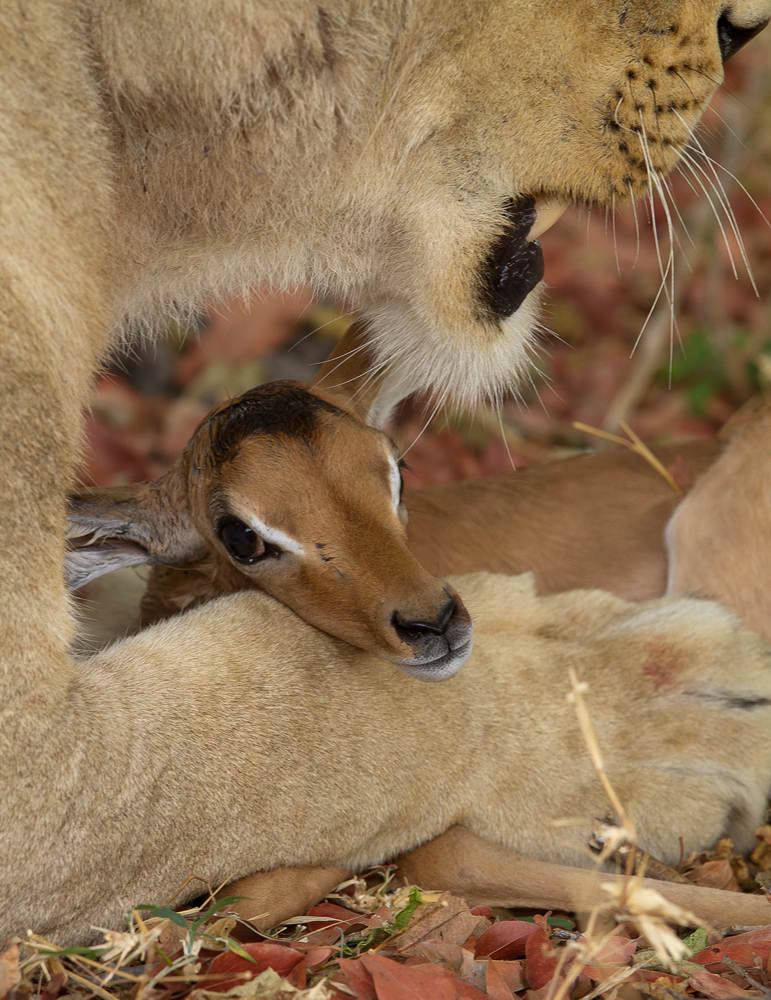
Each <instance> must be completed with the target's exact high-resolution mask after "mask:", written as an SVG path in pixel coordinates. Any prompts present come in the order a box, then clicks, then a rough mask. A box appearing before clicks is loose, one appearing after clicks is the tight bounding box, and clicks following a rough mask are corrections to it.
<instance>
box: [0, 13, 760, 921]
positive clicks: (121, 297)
mask: <svg viewBox="0 0 771 1000" xmlns="http://www.w3.org/2000/svg"><path fill="white" fill-rule="evenodd" d="M769 15H771V0H734V2H733V3H731V4H730V5H728V4H726V3H724V2H722V0H592V2H587V3H583V4H577V3H575V0H549V2H547V0H449V2H448V0H390V2H389V0H381V2H374V0H328V2H324V3H321V2H320V0H318V2H316V0H239V2H236V0H216V2H214V0H167V2H161V0H144V2H143V0H133V2H132V3H126V2H125V0H56V2H52V0H20V2H18V3H7V4H4V5H3V6H2V8H0V95H2V96H1V97H0V105H2V110H0V114H1V115H2V125H0V193H1V194H0V197H1V198H2V216H1V217H2V255H1V256H0V322H1V323H2V336H0V350H1V351H2V364H0V386H1V387H2V391H0V407H2V425H1V426H2V434H1V435H0V442H1V443H0V448H2V465H1V466H0V467H1V468H2V470H3V474H2V482H1V483H0V489H2V502H0V518H1V519H2V538H3V545H2V559H3V566H2V573H0V586H2V588H3V601H2V644H3V657H4V659H3V671H2V678H3V679H2V689H1V690H0V712H1V713H2V715H1V717H0V748H1V754H0V760H1V761H2V763H1V764H0V769H1V771H0V802H2V819H0V824H1V826H0V831H1V832H2V840H1V841H0V887H1V888H0V891H1V892H2V898H0V936H1V935H3V934H5V933H9V932H18V931H23V930H24V929H25V928H26V927H27V926H30V925H34V926H35V927H36V928H37V929H39V930H41V931H43V932H44V933H49V934H50V935H52V936H57V937H59V938H60V939H62V940H63V939H70V940H72V939H75V938H85V937H88V936H89V935H90V933H92V932H91V931H90V929H89V928H90V926H91V925H92V924H94V923H104V922H107V921H113V922H114V921H116V920H118V919H119V915H120V912H121V910H122V909H123V907H124V906H126V905H129V904H130V903H132V902H136V901H137V895H138V894H143V895H146V894H147V893H148V891H149V887H150V886H152V892H153V894H154V895H155V898H157V899H159V900H160V899H162V898H163V897H165V896H166V895H167V894H170V893H171V892H172V891H173V890H174V889H175V888H176V886H177V884H178V883H180V882H181V881H182V880H183V879H184V878H185V877H186V876H187V875H188V874H189V873H190V872H191V871H194V872H196V873H197V874H200V875H203V876H207V877H212V878H216V877H219V876H220V875H222V874H223V873H225V874H230V875H234V876H235V875H240V874H244V873H246V872H247V871H249V870H250V869H251V868H258V867H260V866H264V865H266V864H268V865H269V864H275V863H278V862H292V861H309V862H314V861H319V860H322V861H323V860H327V861H334V858H333V857H330V856H327V855H325V854H324V850H323V849H321V847H319V846H318V844H319V843H320V841H319V842H318V843H317V844H314V842H313V838H314V836H316V835H317V834H318V832H319V831H318V824H317V825H316V826H315V827H313V828H312V829H311V828H310V827H309V826H308V824H307V823H305V822H302V823H294V822H283V820H282V818H283V819H286V820H287V821H288V820H290V819H291V818H292V816H293V815H294V813H293V805H294V806H295V807H296V809H299V808H303V809H305V808H307V803H308V798H307V791H308V790H307V788H306V787H305V785H302V783H301V784H297V783H294V784H293V778H292V775H293V772H292V771H291V770H290V771H289V772H288V773H287V775H286V781H287V783H286V785H285V787H283V788H282V789H281V790H280V791H281V798H282V802H281V811H280V815H279V814H275V813H274V812H273V810H272V805H271V801H270V799H269V798H266V797H265V794H264V790H265V774H264V767H265V765H264V764H262V763H260V758H261V757H262V758H263V759H264V760H268V761H270V759H271V758H272V755H273V754H280V753H281V747H282V745H283V743H282V739H284V738H285V734H284V733H282V732H279V731H277V730H276V731H271V733H272V735H271V734H270V733H269V734H265V733H263V737H265V738H267V739H268V746H267V748H266V747H265V746H263V748H262V750H261V751H260V753H251V752H250V742H249V739H250V734H248V733H247V734H245V733H243V732H241V733H240V734H238V735H237V736H236V734H234V733H233V729H232V706H233V704H234V703H236V704H244V705H246V704H250V703H251V700H252V698H253V686H254V683H255V677H254V675H253V674H252V673H251V672H250V658H251V657H252V655H254V656H255V657H257V655H258V653H261V654H264V652H265V650H264V646H265V643H267V642H270V643H275V642H278V641H279V640H280V641H281V642H284V643H285V644H286V645H285V647H284V648H285V650H286V649H289V650H291V649H292V648H294V647H293V643H294V644H295V646H296V648H297V652H298V655H300V653H303V655H305V654H306V653H307V649H308V648H309V647H308V643H314V642H315V645H313V649H317V650H318V649H322V648H323V649H326V646H325V645H324V643H321V640H320V639H318V638H316V639H315V640H312V639H311V638H310V637H309V636H310V635H311V633H308V632H307V631H306V630H305V629H304V628H301V627H300V625H299V623H298V622H296V621H295V620H294V619H292V617H291V616H290V615H288V614H285V613H283V614H280V615H279V616H278V617H277V618H276V619H275V621H276V625H275V627H273V628H272V629H271V630H270V636H262V637H261V634H260V630H259V629H258V628H255V625H254V619H253V612H254V611H255V609H258V608H262V607H263V605H264V604H265V602H264V601H263V600H261V599H260V598H258V597H255V596H253V595H241V596H238V597H235V598H231V599H228V600H225V601H222V602H219V603H218V604H215V605H213V606H210V607H208V608H206V609H204V610H203V611H202V612H198V613H195V614H194V615H193V616H192V617H188V618H182V619H180V620H177V621H173V622H170V623H168V624H166V625H164V626H163V627H161V628H158V629H155V630H152V632H151V633H148V634H146V635H145V636H143V637H142V638H141V640H138V641H134V642H133V643H130V644H128V645H127V647H126V648H125V650H122V649H121V647H120V646H119V647H116V648H114V649H113V650H112V651H111V652H110V653H109V655H106V654H105V656H102V657H97V658H96V659H95V660H92V661H89V662H88V663H87V664H80V663H78V662H76V661H75V660H73V658H72V657H71V656H70V655H69V654H68V645H69V643H70V640H71V639H72V634H73V624H72V622H73V619H72V616H71V614H70V608H69V603H68V599H67V596H66V593H65V589H64V577H63V563H64V552H63V538H64V528H65V502H64V498H65V494H66V491H67V489H68V487H69V486H70V482H71V476H72V466H73V462H74V459H75V457H76V455H77V452H78V448H79V442H80V412H81V408H82V407H83V406H84V405H85V404H86V402H87V399H88V390H89V385H90V381H91V378H92V375H93V372H94V370H95V368H96V366H97V365H98V364H99V361H100V359H101V358H102V357H103V355H104V353H105V351H106V350H107V349H108V347H109V345H110V343H113V342H114V341H115V339H116V338H117V337H119V336H121V334H122V333H123V332H125V331H128V330H131V329H132V328H133V329H135V328H137V327H142V326H145V327H147V326H149V325H151V324H152V322H153V320H154V318H155V317H157V316H158V315H159V314H161V313H163V312H165V311H168V310H170V309H172V308H175V309H178V310H182V311H185V310H187V309H189V308H191V307H193V306H195V304H196V303H197V302H199V301H200V300H201V298H202V297H203V296H204V295H209V294H212V293H215V292H224V291H227V290H232V289H235V288H239V287H244V286H246V285H248V284H249V283H251V282H253V281H255V280H257V279H260V280H262V281H268V282H272V283H274V284H281V283H290V282H297V281H307V282H310V283H312V284H313V285H314V286H315V287H316V288H318V289H332V290H335V291H337V292H341V293H344V294H346V295H348V296H349V297H350V298H351V299H352V300H354V301H355V302H356V303H357V304H358V305H359V306H360V307H361V308H362V309H363V310H364V312H365V315H366V316H367V317H368V319H369V321H370V324H371V326H370V337H371V343H372V345H373V349H374V351H375V355H376V363H377V364H381V365H387V366H388V367H389V369H390V370H391V375H390V378H389V382H388V385H387V388H386V390H385V391H384V397H385V398H384V405H385V403H387V402H388V401H389V400H390V399H394V398H398V397H399V396H400V395H403V394H404V393H406V392H408V391H409V390H411V389H413V388H415V387H416V386H421V385H426V384H428V383H434V384H435V385H436V386H437V387H438V388H439V389H440V390H441V391H444V392H452V393H455V394H466V395H474V394H476V393H478V392H480V391H482V390H486V391H493V392H494V391H496V390H498V389H500V388H502V387H504V386H506V385H507V384H508V383H509V382H510V381H511V380H512V379H515V378H516V376H517V372H518V371H519V369H520V367H521V364H522V360H523V357H524V351H525V347H526V344H527V339H528V337H529V335H530V333H531V331H532V329H533V325H534V322H535V313H536V308H537V301H538V294H539V292H538V286H539V281H540V277H541V256H540V252H539V248H538V246H537V244H536V243H535V242H533V241H532V240H531V241H528V239H527V237H528V236H531V237H532V235H533V234H534V233H536V232H538V231H539V230H540V229H541V228H542V226H543V225H545V224H546V222H548V218H546V219H544V218H543V217H541V218H540V219H539V218H538V208H539V207H540V206H544V205H547V204H549V205H552V206H553V205H554V203H565V202H569V201H583V202H590V203H600V204H612V203H614V202H618V201H619V200H621V199H623V198H627V197H630V196H634V195H638V194H641V193H643V192H645V191H646V190H647V187H648V183H649V175H651V174H652V176H653V178H654V180H655V177H656V175H657V174H659V173H661V174H663V173H665V172H666V171H667V170H669V169H670V168H671V167H672V166H673V164H674V163H675V162H676V161H677V158H678V155H679V152H680V150H681V149H682V148H683V147H684V145H685V143H687V141H688V138H689V134H690V131H691V129H692V128H693V127H694V125H695V123H696V122H697V121H698V118H699V115H700V114H701V112H702V110H703V108H704V105H705V103H706V102H707V100H708V99H709V97H710V95H711V93H712V91H713V90H714V88H715V87H716V86H717V85H718V83H719V81H720V79H721V60H723V59H725V58H727V57H728V56H729V55H730V54H731V53H732V52H733V51H735V50H736V48H738V47H739V46H740V45H741V44H742V43H743V42H744V41H746V40H747V39H748V38H750V37H751V36H752V35H753V34H755V33H756V32H757V31H758V30H759V29H760V28H761V27H762V26H763V25H764V24H765V22H766V20H767V19H768V17H769ZM319 643H321V646H319ZM319 655H321V654H320V653H319ZM156 672H157V676H155V675H156ZM216 677H221V687H220V688H218V689H217V691H219V694H218V695H217V696H216V697H215V696H214V694H215V692H214V691H213V689H212V683H213V681H212V678H216ZM150 678H152V683H150V680H149V679H150ZM140 680H141V683H140ZM453 683H454V682H453ZM183 689H184V690H183ZM270 697H272V698H276V699H279V700H280V699H282V698H286V699H289V702H290V703H291V701H292V699H293V698H295V699H297V698H300V694H299V693H298V691H297V690H293V689H290V690H287V691H286V692H281V690H280V688H276V689H273V694H271V695H270ZM294 709H295V711H296V712H300V710H303V711H305V712H307V713H308V715H309V716H311V715H312V713H313V712H320V713H321V714H322V715H323V713H324V706H323V705H320V704H318V703H317V702H313V703H311V704H309V705H306V704H304V703H302V704H299V703H295V704H294ZM611 711H612V710H611ZM616 711H618V709H616ZM310 721H311V720H310V719H309V723H310ZM447 721H448V725H449V724H451V722H452V712H449V711H448V714H447ZM619 724H620V723H619ZM717 726H718V723H717V722H715V724H714V726H712V727H711V733H712V734H713V735H714V733H715V729H716V728H717ZM732 732H733V731H732ZM295 738H296V739H298V740H303V739H305V740H306V741H307V743H308V753H307V754H304V753H301V754H300V759H303V760H307V759H308V756H309V753H310V750H311V748H314V749H315V748H316V747H317V739H316V732H315V731H314V727H313V726H312V725H310V724H309V726H308V727H307V729H304V728H302V727H300V728H299V729H298V730H297V733H296V734H295ZM726 739H727V741H728V746H727V750H728V751H729V752H730V751H731V749H732V748H733V747H734V745H735V749H736V751H737V755H738V754H739V751H740V750H741V747H740V746H739V743H738V742H737V741H736V739H735V737H734V736H731V735H730V734H729V735H727V736H726ZM719 742H720V741H719V740H715V739H713V740H712V741H711V744H710V747H708V748H707V749H706V750H705V753H706V754H707V755H709V754H710V753H711V752H712V750H713V746H715V745H716V744H717V743H719ZM318 749H319V753H320V754H321V755H322V761H321V762H320V763H319V764H318V773H319V774H320V775H321V778H320V779H319V780H320V783H319V785H318V787H320V788H321V789H322V790H323V798H324V800H325V802H328V801H330V800H332V799H334V798H335V793H336V790H337V788H338V784H336V783H337V782H338V781H339V780H340V775H341V768H342V766H343V765H342V763H341V760H340V759H339V758H338V755H337V751H336V749H335V743H334V740H331V741H327V746H326V749H323V748H322V747H320V746H319V748H318ZM724 749H725V748H724ZM381 751H382V747H381V746H380V745H379V744H378V745H377V746H373V747H370V757H369V759H370V760H371V773H370V774H369V775H368V779H367V795H366V799H362V800H360V802H358V803H357V807H358V808H360V809H361V810H362V811H363V812H364V813H366V814H367V823H368V824H369V825H370V827H371V829H372V830H373V831H375V830H376V831H377V836H376V842H377V845H378V849H377V850H375V851H368V850H367V849H365V846H364V845H362V844H361V843H358V844H357V842H356V836H357V830H358V827H357V824H356V823H349V824H348V827H347V828H346V830H347V833H344V831H343V827H342V826H340V828H339V830H338V831H336V835H335V836H333V837H331V838H328V840H329V841H330V842H332V843H333V844H334V846H335V849H336V850H338V851H339V852H341V853H342V854H344V855H345V857H346V858H348V859H351V858H354V857H356V858H359V859H362V858H364V857H365V856H366V857H368V858H370V859H372V858H373V857H374V856H375V855H377V854H378V852H379V853H380V854H382V853H384V852H387V851H388V850H389V849H396V848H397V847H398V848H400V849H401V848H402V847H404V846H408V845H409V844H410V843H416V842H417V841H418V840H419V839H421V838H425V837H426V836H428V835H430V833H431V832H432V831H433V832H437V830H438V829H440V828H441V823H443V822H444V823H447V824H449V822H452V821H453V820H454V819H457V818H458V817H457V815H456V814H452V815H451V814H449V813H448V814H447V815H446V816H445V815H444V814H442V815H441V816H439V814H437V813H435V814H433V815H432V816H422V817H418V819H417V820H416V817H415V816H414V809H412V810H411V809H410V808H408V806H409V805H412V804H414V803H417V802H420V801H422V800H421V799H420V796H419V795H417V794H416V792H417V789H418V788H419V787H420V782H419V781H418V777H420V776H422V772H423V761H422V760H421V757H420V754H419V753H417V752H416V753H412V754H407V755H405V758H404V761H403V762H402V761H400V766H402V767H404V769H405V770H404V773H403V774H401V775H400V778H399V780H398V781H396V782H393V781H392V780H391V777H392V775H391V771H390V765H389V762H388V760H387V759H384V756H383V754H382V752H381ZM543 756H544V757H545V758H546V757H548V754H544V755H543ZM432 760H433V761H434V765H435V766H436V764H437V760H439V761H440V760H441V755H439V757H438V758H437V757H436V755H434V757H433V758H432ZM348 766H349V768H352V769H353V772H355V777H356V778H357V779H358V778H359V776H360V773H361V772H360V767H361V764H360V762H359V761H356V760H354V759H353V757H351V758H348ZM716 766H717V765H716ZM705 768H706V769H707V770H708V767H707V765H705ZM411 769H412V770H411ZM418 772H420V775H419V774H418ZM202 776H205V778H206V780H205V781H204V782H202ZM436 778H437V781H435V782H433V786H432V787H438V786H437V782H438V779H439V775H436ZM258 779H259V780H258ZM421 780H422V777H421ZM453 780H456V781H461V782H463V781H467V782H468V781H475V780H476V779H475V777H474V776H473V774H472V773H471V772H469V771H468V770H465V771H464V770H463V769H457V773H456V774H455V776H454V778H453ZM758 780H759V782H760V784H763V781H765V778H761V779H758ZM705 781H707V784H708V783H709V782H708V780H707V779H706V778H705ZM260 782H262V784H261V783H260ZM415 782H417V784H415ZM343 784H345V782H343ZM340 787H342V786H340ZM758 787H759V786H758ZM411 788H412V792H410V791H409V789H411ZM386 790H387V794H386ZM702 792H704V790H703V789H702V790H701V792H700V795H699V796H697V797H696V798H695V799H693V800H691V799H682V800H678V802H677V809H678V813H679V815H680V816H681V817H683V821H684V822H685V823H686V824H687V825H688V827H689V832H690V834H695V830H696V827H697V825H698V823H699V819H700V816H701V806H700V804H699V802H700V800H701V798H703V795H702V794H701V793H702ZM757 792H758V788H755V789H754V790H753V795H754V796H755V798H757V794H756V793H757ZM704 794H706V792H704ZM400 796H401V797H402V798H401V800H400ZM656 801H658V800H657V798H656V796H655V795H654V796H653V797H652V800H651V803H652V808H654V809H655V808H656V807H655V802H656ZM724 804H725V805H726V808H728V805H727V803H724ZM340 808H342V809H344V808H348V809H349V812H350V811H351V810H353V809H354V806H353V805H349V806H347V807H345V806H344V804H341V805H340ZM423 808H424V809H430V808H431V807H430V806H428V805H424V806H423ZM378 810H380V811H378ZM295 812H296V810H295ZM349 818H350V817H349ZM418 820H419V821H418ZM659 820H660V821H661V818H660V817H659ZM650 821H651V823H654V824H655V822H656V817H653V816H652V817H650ZM319 822H322V823H323V821H322V820H319ZM437 824H439V826H437ZM713 825H714V824H713ZM408 831H409V833H408ZM346 838H348V842H345V841H346ZM279 841H282V843H281V844H279Z"/></svg>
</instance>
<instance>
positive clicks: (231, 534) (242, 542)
mask: <svg viewBox="0 0 771 1000" xmlns="http://www.w3.org/2000/svg"><path fill="white" fill-rule="evenodd" d="M217 534H218V535H219V537H220V540H221V542H222V544H223V545H224V546H225V548H226V549H227V550H228V552H229V553H230V554H231V556H233V558H234V559H237V560H238V562H242V563H253V562H256V561H257V560H258V559H261V558H262V557H263V556H264V555H265V554H266V553H265V543H264V542H263V540H262V539H261V538H260V536H259V535H258V534H257V532H256V531H253V530H252V529H251V528H250V527H249V525H248V524H244V522H243V521H239V520H238V518H235V517H227V518H224V519H223V520H222V521H220V523H219V524H218V525H217Z"/></svg>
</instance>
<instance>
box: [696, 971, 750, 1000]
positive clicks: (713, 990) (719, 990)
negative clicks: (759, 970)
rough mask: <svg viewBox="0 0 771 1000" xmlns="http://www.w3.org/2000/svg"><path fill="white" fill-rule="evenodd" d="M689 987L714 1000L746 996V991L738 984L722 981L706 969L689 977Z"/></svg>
mask: <svg viewBox="0 0 771 1000" xmlns="http://www.w3.org/2000/svg"><path fill="white" fill-rule="evenodd" d="M688 985H689V986H692V987H693V988H694V989H695V990H698V991H699V992H700V993H703V994H704V996H705V997H710V998H712V1000H735V998H737V997H745V996H746V993H745V992H744V990H743V989H742V988H741V987H740V986H737V985H736V983H732V982H729V980H727V979H722V978H721V977H720V976H716V975H715V974H714V973H713V972H707V970H706V969H700V970H699V971H698V972H694V974H693V975H692V976H689V977H688Z"/></svg>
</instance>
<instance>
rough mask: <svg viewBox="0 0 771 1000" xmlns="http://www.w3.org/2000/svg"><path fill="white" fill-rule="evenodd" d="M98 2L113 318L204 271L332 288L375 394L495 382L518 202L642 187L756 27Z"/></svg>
mask: <svg viewBox="0 0 771 1000" xmlns="http://www.w3.org/2000/svg"><path fill="white" fill-rule="evenodd" d="M93 3H94V8H95V11H96V13H94V15H93V22H92V31H93V45H94V49H95V51H96V52H97V54H98V56H99V61H98V64H97V65H98V67H99V72H100V80H99V90H100V93H101V94H102V95H104V97H103V99H104V100H105V104H106V112H107V120H108V121H109V122H110V124H111V129H112V132H111V134H112V135H113V136H114V138H115V150H116V153H117V154H118V155H117V158H116V176H117V184H116V190H117V191H118V192H119V195H120V198H121V199H122V202H121V213H122V215H121V222H120V225H119V229H118V231H117V233H116V236H115V239H114V241H113V242H114V245H115V246H116V247H117V248H118V252H119V254H121V255H122V256H121V259H120V261H119V262H118V266H117V268H116V273H117V274H118V275H119V276H120V281H123V280H124V276H125V291H124V292H123V293H122V294H123V295H124V302H125V306H121V307H119V308H123V309H124V311H125V312H127V313H131V312H132V310H133V311H134V312H135V313H137V312H138V313H141V312H142V311H143V310H144V311H146V312H152V310H153V308H155V309H156V311H157V304H158V302H159V301H160V302H163V301H177V300H179V301H183V302H184V301H189V300H192V299H194V298H195V297H196V296H199V297H200V296H201V295H203V294H211V292H212V289H213V288H216V287H218V285H217V283H218V282H219V287H220V288H224V287H230V288H232V287H233V284H235V283H236V282H238V281H240V282H241V283H242V284H244V285H245V284H248V283H250V282H255V281H262V282H266V283H275V284H281V283H286V284H289V283H294V282H307V283H310V284H313V285H315V286H316V287H317V288H324V289H331V290H333V291H334V292H337V293H341V294H343V295H346V296H348V297H349V298H350V299H351V300H353V302H354V303H355V304H356V305H358V306H360V307H361V308H362V309H363V310H364V312H365V315H366V316H367V317H368V319H369V321H370V324H371V326H370V329H371V337H372V342H373V345H374V348H375V352H376V355H377V360H378V361H379V362H381V363H382V364H383V365H384V366H385V367H386V368H387V369H388V370H389V371H390V372H391V378H390V381H389V383H388V385H389V395H390V396H392V397H393V398H397V397H401V396H404V395H406V394H407V393H409V392H410V391H411V390H413V389H415V388H421V387H425V386H429V385H433V386H434V387H436V388H438V389H439V390H440V391H444V392H447V393H452V394H453V395H455V396H461V397H462V396H467V397H474V396H476V395H478V394H480V393H484V392H493V393H495V392H497V391H499V390H502V389H504V388H507V387H509V386H510V385H511V384H513V383H515V382H516V380H517V377H518V375H520V374H521V371H522V368H523V367H524V362H525V353H526V348H527V344H528V341H529V340H530V338H531V337H532V334H533V330H534V328H535V326H536V324H537V316H538V305H539V296H540V287H541V277H542V267H543V262H542V256H541V252H540V247H539V246H538V244H537V243H535V242H533V241H532V231H531V226H532V224H533V222H534V219H535V216H536V212H537V209H538V207H539V205H540V204H542V202H543V201H544V200H547V201H549V202H550V203H551V204H552V205H555V204H559V203H563V204H569V203H571V202H578V203H584V204H589V205H600V206H608V207H609V208H611V209H612V208H613V207H614V206H615V205H617V204H619V203H620V202H622V201H625V200H627V199H629V198H631V197H640V196H645V195H647V194H649V193H650V194H652V195H653V196H656V193H657V191H658V189H659V187H660V185H661V184H662V183H663V180H662V179H663V178H664V176H665V175H666V174H667V172H668V171H669V170H670V169H671V168H672V167H673V166H674V164H675V163H677V161H678V158H680V157H683V156H685V157H687V156H689V155H690V154H689V152H688V149H687V147H688V143H689V142H690V141H691V134H692V130H693V128H694V126H695V125H696V123H697V122H698V120H699V117H700V115H701V113H702V111H703V110H704V107H705V105H706V103H707V101H708V100H709V98H710V96H711V94H712V93H713V92H714V90H715V88H716V87H717V86H718V85H719V84H720V82H721V80H722V63H723V61H724V59H725V58H727V57H728V56H729V55H731V53H732V52H733V51H734V50H735V49H736V48H737V47H739V46H740V45H741V44H743V42H744V41H746V40H748V39H749V38H750V37H751V36H752V35H753V34H754V33H756V32H757V31H758V30H760V28H761V27H762V26H763V25H764V24H765V21H766V20H767V19H768V18H769V17H771V0H730V3H729V0H584V2H578V0H302V2H297V3H294V4H289V5H287V4H286V3H283V2H280V0H273V2H272V3H270V2H267V0H266V2H261V3H257V2H256V0H254V2H252V3H243V2H237V0H229V2H224V0H195V4H194V8H195V12H194V13H192V12H190V5H191V4H192V3H193V0H189V3H188V4H184V5H178V4H158V3H152V2H150V0H144V2H143V3H139V2H138V3H135V4H118V5H116V4H114V3H112V2H110V0H93ZM225 55H226V58H225ZM538 224H540V223H538ZM528 237H530V239H529V238H528ZM197 262H200V264H199V265H197ZM546 280H547V281H548V275H546ZM156 288H157V292H156V291H155V290H156ZM148 302H149V305H148ZM385 403H387V400H384V404H385ZM384 408H385V407H384Z"/></svg>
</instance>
